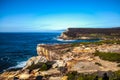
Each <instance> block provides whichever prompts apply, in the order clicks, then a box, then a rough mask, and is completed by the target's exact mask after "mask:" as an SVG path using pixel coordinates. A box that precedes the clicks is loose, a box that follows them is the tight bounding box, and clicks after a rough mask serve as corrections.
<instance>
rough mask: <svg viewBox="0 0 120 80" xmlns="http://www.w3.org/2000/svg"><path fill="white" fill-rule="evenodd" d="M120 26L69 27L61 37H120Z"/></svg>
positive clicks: (65, 38)
mask: <svg viewBox="0 0 120 80" xmlns="http://www.w3.org/2000/svg"><path fill="white" fill-rule="evenodd" d="M119 36H120V28H119V27H118V28H68V29H67V30H66V31H65V32H63V33H62V34H61V35H60V37H59V38H61V39H64V40H69V39H119Z"/></svg>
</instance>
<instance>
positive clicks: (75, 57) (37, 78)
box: [0, 41, 120, 80]
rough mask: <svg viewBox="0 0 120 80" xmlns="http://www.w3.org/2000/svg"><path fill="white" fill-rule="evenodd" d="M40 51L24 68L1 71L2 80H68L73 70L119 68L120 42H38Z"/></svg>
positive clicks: (87, 71) (103, 70)
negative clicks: (54, 43) (56, 43)
mask: <svg viewBox="0 0 120 80" xmlns="http://www.w3.org/2000/svg"><path fill="white" fill-rule="evenodd" d="M37 54H38V56H34V57H32V58H30V59H29V60H28V61H27V63H26V65H25V66H24V67H23V68H22V69H18V70H9V71H5V72H4V73H2V74H0V80H14V79H18V80H19V79H20V80H21V79H22V80H23V79H24V80H42V79H43V80H64V79H63V78H65V80H67V78H69V75H67V74H68V73H70V72H74V71H76V72H77V74H79V73H84V74H85V73H88V74H92V73H96V72H100V73H102V72H109V71H113V72H114V71H119V70H120V67H119V65H120V64H119V63H120V44H119V41H118V42H117V41H116V42H114V43H105V42H93V43H72V44H58V45H40V44H38V46H37ZM96 74H98V73H96Z"/></svg>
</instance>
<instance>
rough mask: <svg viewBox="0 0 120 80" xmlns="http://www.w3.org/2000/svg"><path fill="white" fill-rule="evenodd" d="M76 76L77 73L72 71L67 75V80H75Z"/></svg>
mask: <svg viewBox="0 0 120 80" xmlns="http://www.w3.org/2000/svg"><path fill="white" fill-rule="evenodd" d="M76 75H77V72H76V71H73V72H70V73H68V74H67V76H68V80H76V79H75V78H76Z"/></svg>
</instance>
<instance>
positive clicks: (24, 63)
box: [4, 61, 27, 71]
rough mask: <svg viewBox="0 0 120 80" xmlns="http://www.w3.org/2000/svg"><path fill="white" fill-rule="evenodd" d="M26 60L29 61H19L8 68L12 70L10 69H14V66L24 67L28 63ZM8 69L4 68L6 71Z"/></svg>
mask: <svg viewBox="0 0 120 80" xmlns="http://www.w3.org/2000/svg"><path fill="white" fill-rule="evenodd" d="M26 62H27V61H22V62H17V65H16V66H12V67H9V68H8V69H6V70H10V69H13V68H22V67H24V66H25V65H26ZM6 70H4V71H6Z"/></svg>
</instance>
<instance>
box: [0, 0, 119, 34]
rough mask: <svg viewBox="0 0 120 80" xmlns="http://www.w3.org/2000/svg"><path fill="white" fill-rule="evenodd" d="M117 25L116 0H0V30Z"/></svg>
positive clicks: (32, 30) (31, 30)
mask: <svg viewBox="0 0 120 80" xmlns="http://www.w3.org/2000/svg"><path fill="white" fill-rule="evenodd" d="M118 26H120V0H0V32H34V31H47V30H62V29H66V28H68V27H81V28H86V27H93V28H96V27H99V28H100V27H101V28H103V27H118Z"/></svg>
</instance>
